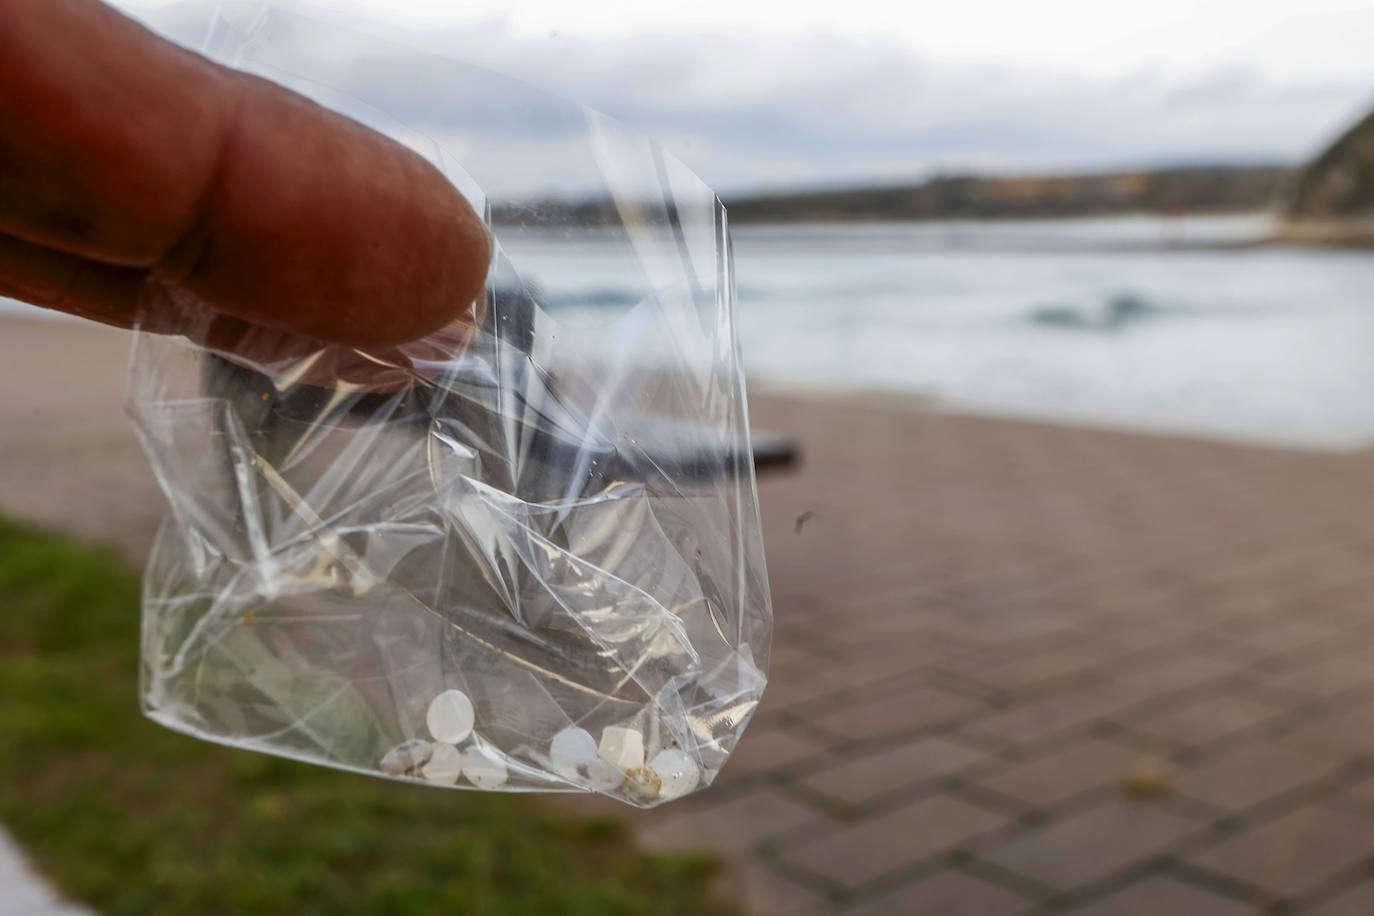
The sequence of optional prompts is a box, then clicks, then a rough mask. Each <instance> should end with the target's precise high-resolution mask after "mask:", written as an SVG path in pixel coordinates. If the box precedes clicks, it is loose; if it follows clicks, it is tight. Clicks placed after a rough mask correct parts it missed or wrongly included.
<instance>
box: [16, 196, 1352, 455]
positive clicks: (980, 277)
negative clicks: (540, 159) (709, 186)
mask: <svg viewBox="0 0 1374 916" xmlns="http://www.w3.org/2000/svg"><path fill="white" fill-rule="evenodd" d="M1273 228H1274V225H1273V222H1272V218H1271V217H1270V216H1268V215H1265V214H1250V215H1242V216H1207V217H1169V218H1162V217H1157V216H1145V215H1141V216H1121V217H1112V218H1102V219H1070V220H1052V221H1039V220H1036V221H1029V220H1015V221H1002V220H981V221H938V222H902V223H790V224H778V225H742V226H737V227H735V228H734V229H733V236H734V244H735V269H736V276H737V281H738V290H739V311H738V327H739V331H740V335H741V342H742V351H743V357H744V362H745V365H746V368H747V371H748V376H749V379H750V384H751V386H754V387H757V388H768V389H778V388H787V389H799V390H805V391H809V392H824V391H835V390H841V391H847V392H858V393H861V394H864V395H871V396H873V397H875V398H876V397H888V396H891V395H892V394H894V393H895V394H912V395H918V396H920V397H922V398H924V399H926V400H927V401H928V402H929V403H931V404H932V405H933V406H935V407H938V408H940V409H944V410H949V411H958V412H967V413H980V414H990V415H998V416H1011V417H1019V418H1033V419H1044V420H1051V421H1054V422H1059V423H1072V424H1089V425H1095V426H1108V427H1112V428H1121V429H1131V430H1147V431H1156V432H1165V433H1183V434H1187V435H1194V436H1203V437H1210V438H1222V439H1237V440H1245V441H1253V442H1262V443H1270V444H1278V445H1284V446H1291V447H1298V448H1312V449H1341V450H1344V449H1358V448H1364V447H1366V446H1367V445H1369V444H1371V443H1374V253H1366V252H1361V251H1346V250H1335V249H1321V248H1307V247H1283V246H1275V245H1262V244H1258V243H1259V242H1260V241H1262V240H1263V239H1265V238H1267V237H1268V236H1269V235H1270V234H1271V232H1272V231H1273ZM530 244H534V245H535V247H537V248H542V249H544V250H543V256H542V257H541V258H540V262H541V263H543V264H549V265H554V266H557V265H560V264H561V265H564V267H565V268H566V269H555V270H549V271H546V272H544V275H543V276H541V277H539V278H538V282H539V288H540V291H541V299H542V301H543V302H544V304H545V305H546V307H547V308H548V309H549V310H550V311H551V312H553V313H554V314H555V315H558V316H559V317H560V319H561V320H566V321H568V322H570V323H572V324H577V323H582V322H588V321H590V322H592V323H595V322H597V321H598V320H604V319H605V318H606V315H604V314H601V315H599V314H598V313H599V312H602V311H604V310H607V309H616V308H623V307H624V306H625V303H626V302H629V301H632V300H633V298H634V296H633V291H632V290H630V289H629V288H621V287H622V285H623V284H620V281H619V278H621V277H623V276H624V262H623V257H622V255H623V251H622V250H621V249H622V247H623V246H618V245H616V244H615V243H613V242H610V241H607V240H605V239H603V238H601V237H599V236H598V235H596V234H594V233H592V234H585V235H581V236H577V237H573V236H570V235H568V234H567V233H562V234H558V235H550V236H549V237H548V238H547V239H544V240H533V241H531V240H526V241H525V243H524V245H525V247H529V245H530ZM0 308H5V309H8V310H22V309H23V308H24V307H22V306H19V305H17V304H14V303H8V304H0Z"/></svg>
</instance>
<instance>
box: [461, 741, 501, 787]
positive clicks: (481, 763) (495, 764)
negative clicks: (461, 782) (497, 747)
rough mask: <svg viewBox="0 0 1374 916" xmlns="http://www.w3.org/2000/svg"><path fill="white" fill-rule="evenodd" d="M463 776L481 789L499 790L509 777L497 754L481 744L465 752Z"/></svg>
mask: <svg viewBox="0 0 1374 916" xmlns="http://www.w3.org/2000/svg"><path fill="white" fill-rule="evenodd" d="M463 775H464V776H466V777H467V778H468V782H470V783H472V784H473V785H474V786H476V787H477V788H479V789H499V788H501V786H503V785H505V784H506V779H507V778H508V776H509V774H508V773H507V771H506V764H505V762H504V761H503V760H502V759H501V758H500V756H499V755H498V754H497V752H496V751H494V750H491V749H490V748H488V747H486V746H484V745H481V744H474V745H472V746H471V747H469V748H468V749H467V750H465V751H463Z"/></svg>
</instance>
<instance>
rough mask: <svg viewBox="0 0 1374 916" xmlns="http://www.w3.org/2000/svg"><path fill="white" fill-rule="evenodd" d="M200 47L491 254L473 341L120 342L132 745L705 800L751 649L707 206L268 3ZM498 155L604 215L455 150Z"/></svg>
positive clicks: (530, 93)
mask: <svg viewBox="0 0 1374 916" xmlns="http://www.w3.org/2000/svg"><path fill="white" fill-rule="evenodd" d="M208 49H209V52H210V53H211V54H212V56H214V57H216V58H218V59H220V60H222V61H224V62H226V63H228V64H230V65H232V66H236V67H239V68H241V69H245V70H249V71H252V72H255V73H258V74H259V75H262V76H266V77H268V78H270V79H273V80H276V81H277V82H280V83H283V84H285V85H287V86H288V87H290V88H292V89H295V90H297V91H299V92H302V93H303V94H305V95H308V96H311V97H313V98H315V99H316V100H317V101H321V102H322V103H324V104H327V105H330V106H331V107H334V108H336V109H338V110H341V111H343V112H344V113H345V114H348V115H350V116H353V117H355V118H359V119H361V120H363V121H365V122H366V123H368V124H369V125H371V126H373V127H374V128H377V129H379V130H381V131H383V132H384V133H387V134H389V135H391V136H393V137H395V138H397V139H399V140H401V141H402V142H405V143H406V144H407V145H409V146H411V147H412V148H414V149H416V150H417V151H419V152H420V153H421V154H422V155H425V156H426V157H427V158H428V159H429V160H430V161H431V162H433V163H434V164H435V165H436V166H438V167H439V168H440V169H441V170H442V171H443V172H444V173H445V174H446V175H447V176H448V177H449V178H450V180H451V181H453V183H454V184H455V186H456V187H458V188H459V189H460V190H461V191H462V192H463V193H464V194H465V195H466V196H467V197H468V198H469V200H470V201H471V202H472V203H473V204H474V206H475V208H476V210H477V212H479V213H485V214H486V219H487V222H488V226H489V228H490V230H491V232H492V236H493V240H494V254H493V261H492V265H491V270H490V273H489V278H488V282H487V288H486V291H485V294H484V300H483V301H482V302H480V303H477V304H476V308H477V312H478V313H479V314H481V315H482V316H483V317H482V321H481V324H480V327H479V328H478V329H477V331H476V333H475V335H472V334H464V333H461V332H460V331H459V330H458V329H456V328H449V329H445V330H441V331H439V332H437V333H435V334H433V335H431V336H430V337H429V338H426V339H425V340H422V341H418V342H416V343H414V344H410V345H406V346H402V347H399V348H396V349H394V350H391V351H388V352H384V353H376V352H373V353H367V352H363V351H358V350H350V349H348V348H345V347H341V346H337V345H327V344H321V343H318V342H314V341H309V340H305V339H303V338H301V337H299V336H295V335H291V334H288V333H286V332H282V331H276V330H268V329H262V330H255V331H254V332H253V333H252V335H250V339H245V340H240V341H237V342H236V343H235V345H234V348H233V349H232V350H227V349H217V348H216V347H215V345H214V344H213V341H214V339H215V338H214V335H213V334H212V333H210V322H211V321H212V319H213V316H212V315H211V314H209V313H208V312H204V311H198V308H199V307H198V306H196V305H195V304H193V303H192V304H182V306H181V307H182V308H184V309H185V310H186V314H185V315H184V316H183V317H184V321H185V323H186V326H187V327H188V328H189V329H190V330H188V332H187V333H186V335H185V336H180V337H169V336H162V335H157V334H153V333H148V332H139V333H137V334H136V335H135V343H134V351H133V357H132V365H131V376H130V386H129V410H130V413H131V416H132V417H133V419H134V423H135V427H136V429H137V431H138V434H139V437H140V439H141V441H142V443H143V446H144V448H145V449H146V451H147V454H148V457H149V460H150V461H151V463H152V466H153V468H154V470H155V472H156V475H157V478H158V481H159V482H160V484H161V486H162V489H163V490H164V491H165V493H166V495H167V497H168V499H169V501H170V503H171V511H170V514H169V515H168V517H167V518H166V520H165V521H164V523H163V525H162V528H161V530H160V533H159V535H158V538H157V542H156V545H155V547H154V549H153V552H152V556H151V558H150V562H149V566H148V571H147V576H146V583H145V589H144V602H143V618H144V619H143V623H144V626H143V645H142V667H143V678H142V701H143V704H144V708H145V710H146V712H147V714H148V715H149V716H151V717H152V718H153V719H155V720H157V721H158V722H161V723H162V724H164V725H166V726H168V727H170V728H173V729H177V730H180V731H183V732H186V733H189V734H191V735H195V736H197V737H200V738H203V739H206V740H210V741H217V742H222V743H225V744H229V745H233V746H236V747H242V748H249V749H253V750H257V751H263V752H267V753H272V754H278V755H281V756H285V757H292V758H296V759H299V760H305V761H310V762H314V763H319V764H324V765H328V766H333V767H340V768H344V769H350V770H356V771H360V772H364V773H369V774H373V775H383V776H387V777H390V778H395V779H403V780H415V781H420V782H425V783H430V784H436V785H447V786H459V787H466V788H473V787H476V788H479V789H500V790H503V791H520V790H542V791H571V790H582V791H594V792H600V793H603V794H606V795H610V796H613V797H615V798H618V799H621V800H622V801H625V802H628V803H631V804H634V805H638V806H650V805H654V804H657V803H660V802H662V801H666V800H669V799H672V798H675V797H678V796H681V795H684V794H686V793H687V792H690V791H692V790H694V789H696V788H699V787H702V786H705V785H707V784H709V783H710V782H711V780H712V779H713V778H714V776H715V775H716V774H717V773H718V772H719V770H720V768H721V766H722V764H724V762H725V759H726V757H727V755H728V754H729V753H730V751H731V749H732V748H733V747H734V745H735V743H736V742H737V741H738V740H739V738H740V735H741V733H742V732H743V730H744V727H745V725H746V724H747V722H748V721H749V718H750V716H751V714H752V713H753V711H754V710H755V708H756V706H757V704H758V702H759V699H760V696H761V694H762V692H763V689H764V683H765V672H766V670H767V660H768V647H769V639H770V630H771V607H770V601H769V594H768V585H767V576H766V573H765V569H764V560H763V549H762V543H761V534H760V525H759V515H758V504H757V494H756V490H755V483H754V472H753V465H752V462H751V455H750V446H749V428H748V421H747V410H746V403H745V390H744V379H743V374H742V370H741V365H740V357H739V349H738V345H737V341H736V335H735V328H734V320H733V309H734V305H735V290H734V278H733V275H732V261H731V251H730V240H729V234H728V231H727V227H726V220H725V212H724V210H723V208H722V207H721V205H720V203H719V201H718V200H717V199H716V198H715V196H714V195H713V194H712V193H711V191H710V190H709V189H708V188H706V187H705V186H704V185H703V184H702V183H701V181H700V180H699V179H697V178H696V177H695V176H694V175H692V174H691V173H690V172H689V171H688V170H687V169H686V168H685V167H684V166H683V165H682V164H681V163H679V162H677V161H676V160H675V159H673V158H672V157H671V156H669V155H667V154H666V153H664V152H663V151H662V150H661V149H660V148H659V147H657V146H656V145H655V144H653V143H652V142H650V141H649V140H647V139H646V138H644V137H643V136H641V135H639V134H637V133H635V132H634V131H632V130H630V129H628V128H626V127H625V126H623V125H621V124H619V123H617V122H614V121H612V120H610V119H608V118H605V117H603V116H601V115H598V114H596V113H594V112H591V111H589V110H586V109H584V108H581V107H578V106H576V105H573V104H570V103H567V102H564V101H561V100H558V99H555V98H551V97H549V96H547V95H545V94H543V93H540V92H538V91H536V90H533V89H531V88H529V87H527V86H525V85H523V84H520V83H517V82H515V81H512V80H509V79H507V78H504V77H500V76H497V75H495V74H492V73H490V72H487V71H484V70H481V69H479V68H476V67H472V66H467V65H464V64H461V63H458V62H455V61H453V60H450V59H447V58H440V57H436V56H430V55H426V54H421V53H417V52H414V51H412V50H409V49H406V50H405V51H404V52H397V51H395V50H394V49H390V48H388V47H387V46H386V45H385V44H384V43H380V42H377V41H376V40H375V39H373V38H369V37H367V36H361V35H355V34H353V33H351V32H349V31H347V30H344V29H339V28H333V27H330V26H328V25H327V24H324V23H320V22H317V21H314V20H310V19H304V18H300V17H297V16H295V15H293V14H290V13H287V12H284V11H281V10H279V9H275V8H273V7H271V6H269V5H264V4H259V3H249V4H242V5H236V4H232V3H228V4H224V5H223V6H222V9H221V11H220V12H219V13H218V14H217V18H216V22H215V26H214V28H213V30H212V33H211V39H210V41H209V44H208ZM386 54H390V55H391V63H392V65H395V63H396V62H397V61H404V62H405V65H406V66H407V67H410V68H412V69H411V70H410V72H413V73H414V74H415V79H417V80H418V79H423V80H425V81H427V82H426V85H428V86H429V87H430V88H429V95H430V96H431V97H433V96H434V94H435V93H436V92H438V93H439V94H440V95H441V96H442V108H443V114H444V115H445V118H444V123H445V125H447V126H446V127H445V128H444V130H443V131H439V132H438V139H437V142H436V141H435V140H431V139H429V137H428V136H427V135H425V134H421V133H419V132H417V131H414V130H411V129H409V128H408V127H406V126H405V125H404V124H402V123H400V122H399V121H394V120H392V119H391V118H390V117H389V116H388V115H387V114H386V113H385V111H386V105H387V104H388V102H389V101H390V102H393V103H394V101H395V98H394V97H393V96H391V95H388V92H389V91H391V90H389V89H388V88H387V87H386V86H383V85H380V82H381V81H379V85H377V86H376V87H374V86H373V84H372V83H370V82H369V81H368V80H367V79H358V78H357V76H358V73H359V72H360V71H359V70H358V68H359V67H362V68H363V71H362V72H364V73H365V72H366V66H367V65H368V64H369V62H375V61H376V60H377V58H378V55H386ZM337 85H343V86H344V87H345V88H344V89H343V90H341V91H336V90H332V89H330V88H328V87H330V86H337ZM436 87H437V88H436ZM373 88H375V89H376V97H375V98H372V97H370V93H371V91H372V89H373ZM401 114H402V115H404V114H405V112H401ZM513 124H523V125H526V126H533V127H534V128H535V129H536V132H537V134H538V139H539V142H540V144H541V148H542V149H545V150H552V151H553V152H554V153H555V154H556V155H557V157H558V161H559V168H560V169H561V170H562V171H561V172H560V174H562V175H565V176H567V175H571V176H574V177H575V178H576V179H577V180H578V181H581V182H582V184H581V188H582V190H581V191H580V193H581V194H582V195H583V196H585V197H587V198H588V199H594V200H600V201H605V202H607V204H608V205H605V206H601V207H598V208H593V210H594V212H593V213H592V215H591V216H589V217H588V216H585V215H584V216H578V213H579V212H580V211H577V210H576V208H571V207H569V206H565V205H558V204H550V203H541V202H540V201H539V200H538V199H532V198H530V197H528V196H526V197H524V199H522V198H521V194H520V192H521V191H522V190H523V191H525V193H526V195H528V193H529V189H531V188H533V189H535V190H536V191H538V190H539V189H540V188H541V187H543V186H544V183H545V179H546V178H547V173H546V171H545V170H544V169H543V167H542V166H541V162H545V161H547V160H544V159H541V158H540V157H537V156H531V157H529V158H527V159H525V160H524V161H523V163H522V162H521V161H520V157H518V156H511V155H509V154H508V152H507V154H505V155H485V154H484V153H483V144H484V143H487V142H488V141H489V140H490V138H491V137H493V136H499V135H500V134H499V132H500V131H501V130H503V129H510V127H511V125H513ZM421 126H424V125H421ZM448 149H453V150H455V151H456V153H457V154H458V156H461V157H462V159H463V161H464V162H465V163H471V165H470V168H472V172H471V173H469V172H466V171H464V170H462V169H460V168H459V167H458V166H457V165H456V164H455V162H456V161H457V159H456V157H454V156H451V155H450V154H449V153H447V152H446V150H448ZM479 188H485V189H486V192H487V194H491V195H493V196H492V197H487V196H486V195H484V194H483V192H482V191H481V190H479ZM589 265H590V266H589ZM592 268H595V269H592ZM588 270H591V272H592V273H596V271H598V270H599V271H601V273H602V274H609V275H611V276H612V277H613V279H614V280H615V282H616V284H617V286H616V288H617V289H620V290H622V291H623V290H625V289H631V290H633V291H634V295H633V296H631V297H629V299H632V300H633V302H632V303H630V302H621V301H620V300H623V299H625V298H626V297H625V296H624V294H623V292H622V293H621V294H620V297H619V299H617V298H616V297H614V296H609V295H605V296H601V294H599V293H598V292H597V287H596V286H595V285H594V284H593V286H591V287H588V285H587V271H588ZM560 290H561V291H563V293H564V294H566V295H564V299H565V300H567V299H571V300H573V301H576V302H578V303H581V305H580V306H579V307H578V308H571V309H570V308H568V307H567V306H558V305H557V302H556V301H555V300H556V298H557V296H556V294H558V293H559V291H560ZM569 290H571V291H572V292H571V293H568V291H569ZM574 294H575V295H574ZM599 297H600V298H599ZM601 299H605V300H606V301H604V302H603V301H601ZM617 303H619V304H617ZM387 306H388V304H387V303H384V302H379V303H378V308H386V307H387ZM197 329H198V330H197ZM197 340H198V341H202V342H201V343H194V342H192V341H197ZM360 366H361V367H363V368H364V369H365V371H362V372H361V373H360V370H359V367H360Z"/></svg>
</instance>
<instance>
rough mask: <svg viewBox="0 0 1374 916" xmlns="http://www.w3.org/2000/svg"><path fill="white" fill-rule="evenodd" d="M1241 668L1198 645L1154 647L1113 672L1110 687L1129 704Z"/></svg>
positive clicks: (1176, 691)
mask: <svg viewBox="0 0 1374 916" xmlns="http://www.w3.org/2000/svg"><path fill="white" fill-rule="evenodd" d="M1242 670H1243V669H1242V667H1241V666H1239V665H1238V664H1236V663H1235V662H1233V661H1230V660H1229V659H1226V658H1224V657H1222V656H1221V655H1220V654H1218V653H1216V652H1212V651H1208V650H1206V649H1199V648H1191V647H1189V648H1175V649H1173V650H1172V651H1162V650H1157V651H1155V652H1152V653H1151V654H1150V658H1148V659H1146V660H1142V661H1139V662H1137V663H1136V664H1135V665H1134V666H1133V667H1131V668H1129V669H1127V670H1124V671H1122V672H1120V673H1119V674H1116V675H1114V676H1113V678H1112V686H1113V687H1114V689H1115V690H1116V691H1117V692H1118V693H1119V695H1120V696H1121V697H1122V699H1123V700H1127V701H1129V702H1131V703H1150V702H1158V701H1161V700H1163V699H1166V698H1169V697H1173V696H1176V695H1178V694H1179V693H1181V692H1183V691H1187V690H1192V689H1197V688H1199V687H1202V686H1204V685H1207V684H1212V683H1216V682H1218V681H1221V680H1223V679H1225V678H1227V677H1231V676H1233V675H1235V674H1237V673H1239V672H1241V671H1242Z"/></svg>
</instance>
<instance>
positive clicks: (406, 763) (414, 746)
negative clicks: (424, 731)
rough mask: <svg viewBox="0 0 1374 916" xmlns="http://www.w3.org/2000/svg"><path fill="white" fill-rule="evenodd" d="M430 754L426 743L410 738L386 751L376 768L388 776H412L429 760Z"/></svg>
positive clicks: (428, 745) (420, 739)
mask: <svg viewBox="0 0 1374 916" xmlns="http://www.w3.org/2000/svg"><path fill="white" fill-rule="evenodd" d="M430 754H431V750H430V744H429V742H428V741H425V740H424V739H422V738H411V739H410V740H409V741H403V742H401V743H400V744H398V745H396V746H395V747H393V748H392V749H391V750H389V751H387V752H386V756H385V757H383V758H382V760H381V763H379V764H378V765H377V768H378V769H379V770H381V771H382V772H383V773H385V774H386V775H388V776H413V775H415V771H416V770H418V769H420V767H422V766H424V765H425V763H426V762H427V761H428V760H429V756H430Z"/></svg>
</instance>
